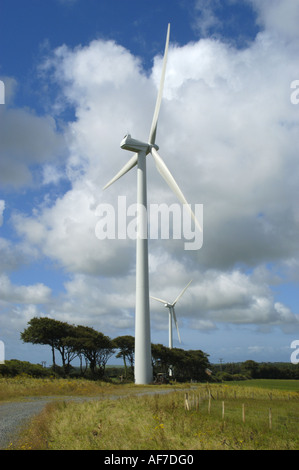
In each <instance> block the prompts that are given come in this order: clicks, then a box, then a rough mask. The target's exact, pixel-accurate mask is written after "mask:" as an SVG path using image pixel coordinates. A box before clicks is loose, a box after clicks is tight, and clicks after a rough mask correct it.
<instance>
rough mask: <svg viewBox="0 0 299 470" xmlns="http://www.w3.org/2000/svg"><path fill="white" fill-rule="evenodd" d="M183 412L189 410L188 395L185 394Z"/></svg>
mask: <svg viewBox="0 0 299 470" xmlns="http://www.w3.org/2000/svg"><path fill="white" fill-rule="evenodd" d="M185 410H188V411H189V410H190V406H189V395H188V393H185Z"/></svg>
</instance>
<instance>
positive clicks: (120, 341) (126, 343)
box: [114, 336, 135, 378]
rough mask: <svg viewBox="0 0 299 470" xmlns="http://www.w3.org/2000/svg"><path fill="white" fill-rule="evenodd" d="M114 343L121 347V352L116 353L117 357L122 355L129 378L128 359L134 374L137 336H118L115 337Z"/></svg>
mask: <svg viewBox="0 0 299 470" xmlns="http://www.w3.org/2000/svg"><path fill="white" fill-rule="evenodd" d="M114 344H115V346H116V347H117V349H119V350H120V351H119V353H118V354H117V355H116V357H117V358H119V357H122V358H123V361H124V368H125V377H126V378H127V362H126V359H128V361H129V363H130V366H131V372H132V374H133V369H134V349H135V338H134V337H133V336H118V337H117V338H115V339H114Z"/></svg>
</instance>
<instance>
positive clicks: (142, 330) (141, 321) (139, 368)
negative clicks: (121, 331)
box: [135, 151, 153, 385]
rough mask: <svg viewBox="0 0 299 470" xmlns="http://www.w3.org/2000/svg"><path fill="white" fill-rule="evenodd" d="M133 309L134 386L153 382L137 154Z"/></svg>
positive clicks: (142, 183)
mask: <svg viewBox="0 0 299 470" xmlns="http://www.w3.org/2000/svg"><path fill="white" fill-rule="evenodd" d="M137 211H138V212H137V226H138V227H137V240H136V306H135V383H136V384H144V385H146V384H149V383H150V382H152V380H153V370H152V357H151V356H152V355H151V332H150V309H149V278H148V240H147V194H146V153H145V152H143V151H141V152H139V153H138V168H137Z"/></svg>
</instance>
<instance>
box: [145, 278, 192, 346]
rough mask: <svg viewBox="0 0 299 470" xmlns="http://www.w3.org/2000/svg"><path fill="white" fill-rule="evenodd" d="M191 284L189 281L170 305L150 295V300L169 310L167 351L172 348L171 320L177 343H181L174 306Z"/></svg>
mask: <svg viewBox="0 0 299 470" xmlns="http://www.w3.org/2000/svg"><path fill="white" fill-rule="evenodd" d="M191 282H192V280H191V281H190V282H188V284H187V285H186V287H184V289H183V290H182V292H181V293H180V294H179V295H178V296H177V298H176V299H175V301H174V302H172V303H170V302H167V300H163V299H159V298H158V297H153V296H152V295H151V298H152V299H154V300H158V302H161V303H162V304H164V307H166V308H168V310H169V349H172V348H173V339H172V319H173V321H174V324H175V326H176V330H177V333H178V338H179V342H180V343H181V337H180V332H179V327H178V322H177V319H176V315H175V310H174V306H175V304H176V303H177V301H178V300H179V299H180V298H181V297H182V295H183V294H184V292H185V291H186V290H187V288H188V287H189V286H190V284H191Z"/></svg>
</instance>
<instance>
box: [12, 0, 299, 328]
mask: <svg viewBox="0 0 299 470" xmlns="http://www.w3.org/2000/svg"><path fill="white" fill-rule="evenodd" d="M291 1H292V0H291ZM291 1H288V2H274V4H273V7H274V8H273V9H272V8H269V3H267V5H268V8H265V9H264V8H263V6H261V5H260V3H258V2H255V1H254V0H252V1H251V4H252V5H254V7H255V9H256V12H257V15H258V18H259V21H260V22H262V23H263V25H264V30H263V31H261V32H260V33H259V34H258V35H257V37H256V38H255V40H253V41H252V42H251V43H250V44H248V46H247V47H246V48H243V49H237V48H235V47H234V46H232V45H230V44H229V43H227V42H222V41H221V40H220V39H207V38H206V39H201V40H199V41H197V42H194V43H190V44H186V45H184V46H178V45H173V44H171V46H170V50H169V60H168V69H167V77H166V83H165V99H164V100H163V103H162V108H161V115H160V120H159V127H158V135H157V143H158V145H159V146H160V153H161V155H162V157H163V158H164V159H165V161H166V163H167V165H168V166H169V168H170V170H171V172H172V173H173V175H174V176H175V178H176V180H177V181H178V183H179V185H180V187H181V188H182V189H183V191H184V193H185V195H186V197H187V199H188V201H189V202H190V203H191V204H195V203H202V204H203V205H204V244H203V247H202V249H201V250H199V251H198V252H189V253H186V252H184V249H183V243H180V241H167V243H165V242H164V241H163V240H162V241H159V240H158V241H155V242H151V243H150V276H151V292H152V294H153V295H156V296H158V297H159V296H160V297H165V296H166V295H167V296H169V298H170V299H171V298H172V297H173V296H174V298H175V296H176V295H177V292H179V291H180V290H181V289H182V287H183V286H184V285H186V283H187V282H188V281H189V280H190V278H193V280H194V281H193V283H192V286H190V289H188V294H187V295H186V296H184V298H182V299H181V300H182V304H181V305H182V308H183V309H184V313H183V315H184V317H185V318H187V319H189V321H190V322H192V324H193V325H195V326H194V327H197V328H199V329H205V330H207V329H211V328H216V325H217V324H218V323H233V324H236V325H244V324H256V325H272V326H274V325H280V326H281V325H283V324H288V325H290V324H293V325H295V326H296V325H298V318H297V316H296V315H295V314H294V313H293V312H292V311H291V310H290V309H289V308H288V307H287V306H285V305H283V304H282V303H279V302H275V300H274V298H273V295H272V292H271V289H270V284H271V283H270V282H269V270H268V269H267V267H266V266H267V263H269V262H271V263H277V264H278V265H279V266H284V267H285V270H288V266H290V265H292V275H293V276H295V273H296V272H297V274H298V264H296V263H295V262H291V260H296V259H297V257H298V251H299V244H298V228H299V227H298V225H299V212H298V207H297V206H298V205H297V201H298V177H299V174H298V170H299V168H298V163H297V160H298V150H299V148H298V147H299V144H298V137H297V135H298V125H299V114H298V109H297V108H296V107H295V106H294V105H292V104H291V102H290V83H291V81H292V80H294V79H295V78H298V77H297V72H298V68H297V57H298V53H299V46H298V41H297V32H296V33H295V32H293V33H292V30H293V28H292V24H293V16H294V17H296V14H297V13H298V11H299V10H298V6H297V4H296V8H295V7H293V6H291ZM265 3H266V2H265ZM285 4H286V5H287V6H286V10H285V11H284V13H285V16H284V17H283V18H284V21H283V24H285V25H287V24H290V25H291V27H290V30H289V34H288V41H285V40H281V38H280V33H281V29H283V30H285V34H287V31H286V30H287V27H286V26H285V27H283V25H281V24H280V23H278V20H277V19H278V17H279V14H280V10H281V6H282V5H285ZM293 4H294V2H293ZM271 5H272V4H271ZM294 8H295V10H294V11H293V9H294ZM284 37H285V36H284ZM161 62H162V59H161V57H156V58H155V61H154V66H153V70H152V73H151V74H150V75H146V74H145V72H144V71H143V70H142V67H141V63H140V61H139V60H138V59H137V58H136V57H134V56H133V55H132V54H131V53H130V52H129V51H128V50H126V49H124V48H123V47H122V46H120V45H118V44H116V43H114V42H112V41H103V40H95V41H92V42H91V43H90V44H89V45H87V46H85V47H82V46H78V47H77V48H74V49H71V48H69V47H67V46H65V45H64V46H61V47H59V48H58V49H56V50H55V51H54V52H53V55H52V56H51V57H49V59H48V60H47V61H46V62H45V63H44V66H43V68H44V72H45V73H48V74H49V75H50V76H51V77H52V80H54V81H55V82H56V83H57V84H58V85H59V86H60V89H61V93H60V94H58V96H57V103H56V109H59V107H63V106H65V105H66V104H68V105H69V104H71V106H73V108H74V110H75V116H76V118H75V120H74V121H73V122H70V123H69V125H68V128H67V130H66V134H65V137H66V142H67V145H68V150H69V155H68V159H67V161H66V173H65V175H66V177H67V178H68V180H69V183H70V185H71V189H70V190H69V191H68V192H66V193H65V194H64V195H62V196H61V197H60V198H57V199H56V201H55V202H54V203H53V204H52V205H51V207H41V208H40V210H37V211H36V212H35V213H34V214H33V215H26V216H25V215H24V214H18V215H15V216H14V218H13V221H14V225H15V227H16V229H17V231H18V233H19V235H21V236H23V237H24V242H25V243H27V244H28V245H29V246H35V247H38V249H39V250H40V252H41V253H42V254H43V255H46V256H48V257H50V258H51V259H55V260H56V261H57V262H59V263H60V265H61V266H62V267H63V268H64V269H66V270H67V272H68V273H69V274H70V275H71V276H72V278H71V280H70V281H69V282H68V283H67V284H66V294H65V297H64V298H63V299H59V300H63V301H62V303H61V304H60V305H58V303H57V304H56V305H55V306H53V305H52V306H51V308H52V310H51V314H52V315H54V314H56V315H60V316H61V317H63V316H64V318H69V315H70V314H71V313H70V312H71V311H73V312H77V313H75V315H78V318H81V317H80V316H79V310H80V311H81V312H82V311H83V310H84V314H85V315H86V318H88V319H89V321H91V322H92V321H96V320H95V318H96V317H97V316H99V317H100V318H101V320H98V321H104V319H105V321H106V322H107V324H108V325H110V326H111V328H112V327H113V325H114V326H115V325H122V327H123V328H125V327H127V326H128V325H130V324H131V323H132V311H133V309H134V288H135V286H134V269H135V244H134V242H132V241H129V240H121V241H117V240H113V241H110V240H104V241H99V240H98V239H97V238H96V236H95V226H96V223H97V218H96V207H97V206H98V204H100V203H111V204H113V205H116V204H117V197H118V196H119V195H125V196H126V197H127V199H128V203H132V202H135V201H136V172H135V171H132V172H130V173H129V174H127V175H125V176H124V177H123V178H122V179H121V180H119V181H118V182H117V183H115V184H114V185H113V186H112V187H111V188H109V190H107V191H105V192H103V191H102V189H101V188H102V187H103V186H104V184H106V183H107V181H108V180H109V179H110V178H111V177H112V176H113V175H114V174H115V173H116V172H117V171H118V170H119V169H120V168H121V167H122V166H123V164H124V162H125V161H127V160H128V159H129V158H130V153H129V152H124V151H123V150H121V149H120V148H119V142H120V140H121V139H122V137H123V135H124V134H126V133H127V132H128V131H130V132H131V133H132V135H133V136H134V137H136V138H139V139H144V140H146V139H147V137H148V133H149V128H150V124H151V118H152V113H153V108H154V103H155V98H156V93H157V87H158V83H159V78H160V72H161ZM32 119H33V121H34V122H35V120H34V118H32ZM39 122H40V121H39ZM42 122H43V125H44V127H43V126H42V129H41V134H43V133H45V134H46V136H47V135H48V136H50V138H49V141H50V148H53V142H54V141H55V139H54V140H53V139H52V137H53V136H54V135H55V129H54V127H53V123H51V122H50V121H48V120H47V119H46V120H45V121H42ZM29 124H30V122H29ZM49 129H50V131H49ZM47 132H49V133H48V134H47ZM51 136H52V137H51ZM23 140H24V142H25V143H26V140H25V139H23ZM38 142H40V141H38ZM38 142H37V144H36V145H37V146H38V145H39V144H38ZM54 147H55V145H54ZM25 148H26V145H25ZM15 154H17V152H15ZM48 157H49V154H48V156H46V155H45V156H44V160H43V158H42V157H41V154H40V153H39V151H38V147H37V148H36V149H35V151H33V152H32V153H31V157H30V158H31V159H33V161H35V159H38V160H39V161H40V160H42V161H47V159H48ZM46 164H48V161H47V162H46ZM23 169H24V172H25V170H26V169H27V171H28V167H24V168H23ZM27 176H28V175H27ZM59 176H60V174H59V172H56V171H55V167H54V166H53V165H52V164H50V166H45V168H44V182H45V183H47V182H48V183H50V182H51V181H52V182H54V181H57V179H58V178H59ZM24 178H25V173H24V175H23V177H22V179H23V180H24ZM148 181H149V183H148V190H149V202H166V203H172V202H176V199H175V197H174V196H173V195H172V194H171V192H170V190H169V189H168V187H167V186H165V184H164V182H163V181H162V180H161V178H160V175H159V174H157V172H156V169H155V166H154V164H153V162H152V161H151V157H150V156H148ZM161 253H162V255H161ZM261 267H263V269H261ZM248 268H251V269H254V272H253V274H248V273H247V269H248ZM276 282H280V279H279V276H278V279H277V280H276ZM128 293H129V294H128ZM113 299H115V301H113ZM114 302H115V303H114ZM153 311H154V313H153V318H154V320H155V321H156V322H157V324H158V322H159V321H160V320H159V318H160V316H159V313H158V309H157V308H156V307H153ZM80 322H81V323H82V318H81V321H80Z"/></svg>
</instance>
